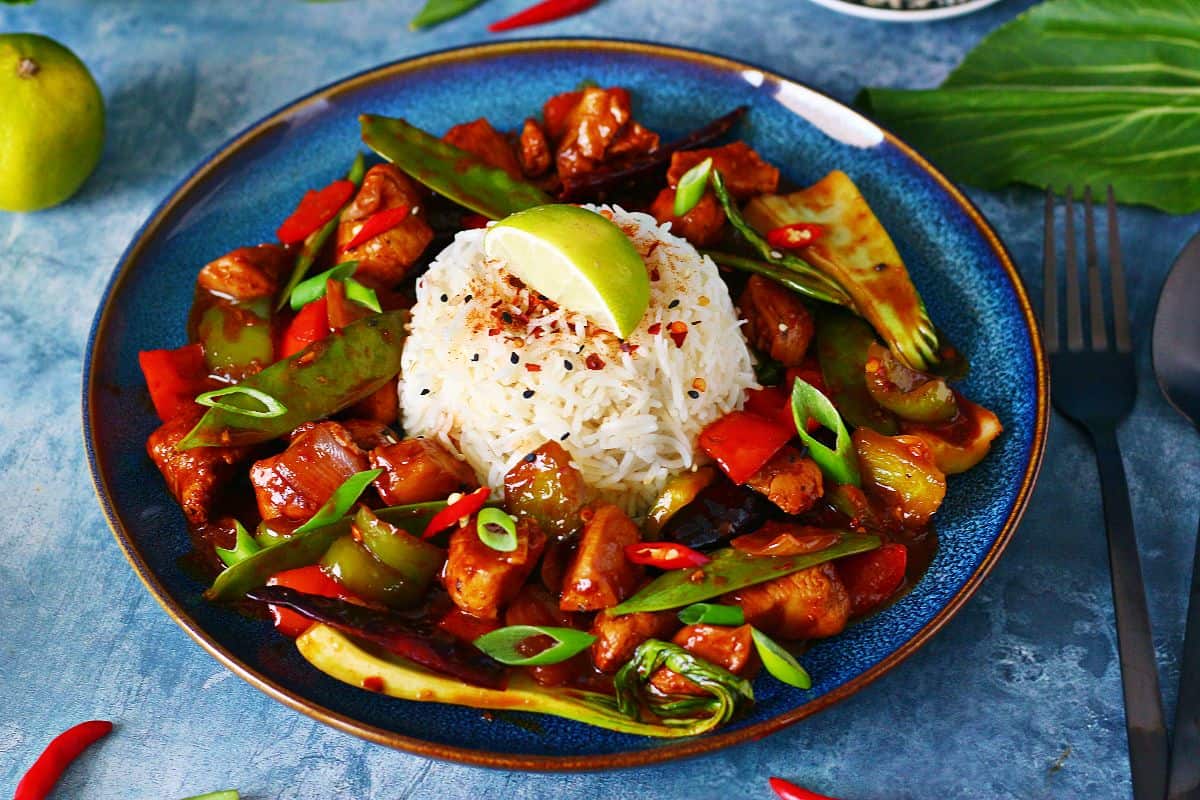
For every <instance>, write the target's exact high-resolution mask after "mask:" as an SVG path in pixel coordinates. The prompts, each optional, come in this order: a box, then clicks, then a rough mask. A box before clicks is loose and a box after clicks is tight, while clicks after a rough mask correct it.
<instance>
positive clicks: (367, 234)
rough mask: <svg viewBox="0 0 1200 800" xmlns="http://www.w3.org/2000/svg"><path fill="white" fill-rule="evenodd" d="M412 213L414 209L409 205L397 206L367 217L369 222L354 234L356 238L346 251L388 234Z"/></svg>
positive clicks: (351, 241)
mask: <svg viewBox="0 0 1200 800" xmlns="http://www.w3.org/2000/svg"><path fill="white" fill-rule="evenodd" d="M411 212H412V207H411V206H408V205H401V206H396V207H395V208H386V209H384V210H383V211H380V212H379V213H378V214H372V215H371V216H369V217H367V221H366V222H364V223H363V225H362V227H361V228H359V229H358V233H356V234H354V238H353V239H351V240H350V242H349V243H348V244H347V245H346V248H345V249H346V250H353V249H354V248H356V247H358V246H359V245H361V244H366V243H367V242H369V241H371V240H372V239H374V238H375V237H376V236H379V235H380V234H383V233H387V232H388V231H390V230H391V229H392V228H394V227H396V226H397V225H399V224H400V223H401V222H404V220H406V219H408V216H409V214H410V213H411Z"/></svg>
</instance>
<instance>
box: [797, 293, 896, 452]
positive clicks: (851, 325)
mask: <svg viewBox="0 0 1200 800" xmlns="http://www.w3.org/2000/svg"><path fill="white" fill-rule="evenodd" d="M872 344H875V331H874V330H872V329H871V326H870V324H869V323H867V322H866V320H863V319H860V318H858V317H853V316H851V315H849V314H844V313H837V312H835V311H828V310H822V312H821V313H820V314H818V315H817V362H818V363H819V364H820V365H821V379H822V380H823V381H824V382H825V389H826V393H827V394H828V395H829V399H830V400H832V401H833V405H834V407H836V408H837V410H838V412H839V413H840V414H841V415H842V418H843V419H845V420H846V422H848V423H850V426H851V427H854V428H864V427H865V428H870V429H871V430H873V431H877V432H879V433H882V434H885V435H887V436H891V435H893V434H896V433H899V432H900V428H899V426H898V425H897V424H896V418H895V417H894V416H893V415H892V413H891V412H890V411H888V410H887V409H885V408H882V407H881V406H880V405H879V404H878V403H876V402H875V399H874V398H873V397H872V396H871V393H870V392H869V391H867V381H866V373H865V369H866V363H867V349H868V348H869V347H870V346H871V345H872Z"/></svg>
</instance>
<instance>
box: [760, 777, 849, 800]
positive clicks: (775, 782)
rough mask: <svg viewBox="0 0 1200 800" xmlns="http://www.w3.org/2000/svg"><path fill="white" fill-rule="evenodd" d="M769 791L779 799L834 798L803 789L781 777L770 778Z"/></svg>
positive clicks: (813, 799)
mask: <svg viewBox="0 0 1200 800" xmlns="http://www.w3.org/2000/svg"><path fill="white" fill-rule="evenodd" d="M770 784H771V791H773V792H775V796H776V797H778V798H779V800H834V798H832V797H828V796H826V795H823V794H817V793H816V792H813V791H809V790H808V789H804V788H802V787H800V786H797V785H796V784H794V783H792V782H791V781H785V780H784V779H783V778H771V780H770Z"/></svg>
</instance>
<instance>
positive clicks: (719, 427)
mask: <svg viewBox="0 0 1200 800" xmlns="http://www.w3.org/2000/svg"><path fill="white" fill-rule="evenodd" d="M793 435H795V431H794V429H793V427H791V426H784V425H780V424H779V423H778V422H774V421H772V420H769V419H766V418H764V417H760V416H758V415H757V414H749V413H747V412H745V411H732V412H730V413H728V414H726V415H725V416H723V417H721V418H720V419H718V420H717V421H716V422H713V423H711V424H710V425H709V426H708V427H707V428H705V429H704V430H702V431H701V432H700V448H701V449H702V450H704V452H706V453H708V455H709V456H710V457H711V458H712V459H713V460H714V461H716V462H717V466H719V467H720V468H721V469H722V470H724V472H725V474H726V475H728V476H729V480H731V481H733V482H734V483H736V484H738V485H741V484H743V483H745V482H746V481H748V480H750V477H751V476H752V475H753V474H754V473H756V472H758V471H759V469H761V468H762V466H763V464H766V463H767V462H768V461H770V460H771V456H773V455H775V454H776V453H778V452H779V450H780V448H782V447H783V446H784V445H785V444H787V443H788V440H790V439H791V438H792V436H793Z"/></svg>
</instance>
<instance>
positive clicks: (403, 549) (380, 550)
mask: <svg viewBox="0 0 1200 800" xmlns="http://www.w3.org/2000/svg"><path fill="white" fill-rule="evenodd" d="M354 528H355V530H357V531H358V534H359V536H360V537H362V544H363V546H364V547H365V548H367V550H369V551H370V552H371V554H372V555H374V556H375V558H377V559H379V560H380V561H381V562H382V563H383V564H385V565H386V566H388V567H390V568H391V569H394V570H395V571H396V572H398V573H400V574H401V575H403V576H404V578H405V580H407V581H408V582H409V583H411V584H413V586H415V587H416V588H417V591H418V592H419V594H422V595H423V594H425V592H426V591H427V590H428V589H429V586H430V584H432V583H433V579H434V578H435V577H437V574H438V572H439V571H440V570H441V568H442V564H444V563H445V562H446V552H445V551H444V550H442V548H440V547H438V546H437V545H435V544H432V543H430V542H426V541H423V540H421V539H419V538H417V537H416V536H413V535H412V534H411V533H409V532H408V531H406V530H404V529H403V528H400V527H398V526H395V525H390V524H388V523H387V522H384V521H383V520H381V519H380V518H379V517H377V516H376V515H375V514H374V513H372V512H371V510H370V509H369V508H367V507H366V506H359V509H358V513H356V514H355V515H354Z"/></svg>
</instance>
